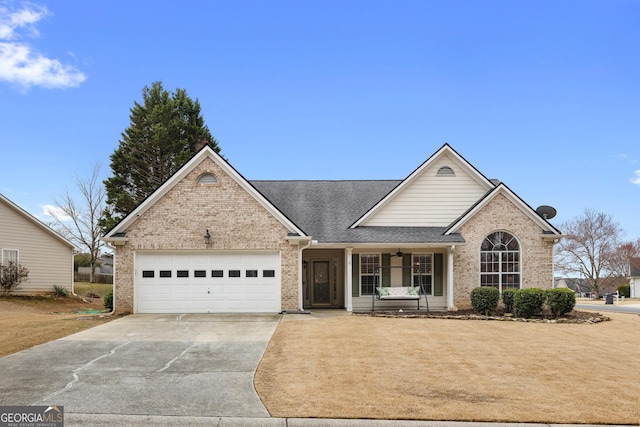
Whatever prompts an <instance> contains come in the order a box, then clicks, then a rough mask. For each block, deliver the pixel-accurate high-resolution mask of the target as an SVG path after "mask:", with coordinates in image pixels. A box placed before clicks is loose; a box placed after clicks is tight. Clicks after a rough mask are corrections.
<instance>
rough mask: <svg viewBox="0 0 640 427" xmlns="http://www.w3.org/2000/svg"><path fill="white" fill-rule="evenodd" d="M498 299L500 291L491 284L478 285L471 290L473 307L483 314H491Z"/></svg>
mask: <svg viewBox="0 0 640 427" xmlns="http://www.w3.org/2000/svg"><path fill="white" fill-rule="evenodd" d="M498 301H500V291H498V289H497V288H494V287H493V286H480V287H478V288H475V289H474V290H472V291H471V305H472V306H473V309H474V310H475V311H476V312H478V313H480V314H484V315H487V316H488V315H490V314H493V313H494V312H495V311H496V308H497V307H498Z"/></svg>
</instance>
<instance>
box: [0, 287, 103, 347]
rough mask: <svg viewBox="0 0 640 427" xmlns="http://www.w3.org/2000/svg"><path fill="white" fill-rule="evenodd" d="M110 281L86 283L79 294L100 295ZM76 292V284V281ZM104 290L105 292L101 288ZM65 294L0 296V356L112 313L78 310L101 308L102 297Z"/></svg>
mask: <svg viewBox="0 0 640 427" xmlns="http://www.w3.org/2000/svg"><path fill="white" fill-rule="evenodd" d="M104 286H109V287H111V285H88V286H85V288H83V287H82V286H81V289H83V291H82V292H83V294H80V295H85V294H86V293H89V292H91V293H95V294H98V295H102V292H103V291H104V289H103V287H104ZM75 290H76V293H77V294H78V284H76V289H75ZM105 293H106V292H105ZM80 295H79V296H78V297H73V296H69V297H68V298H62V297H59V298H55V297H53V296H50V295H39V296H28V295H24V296H0V357H2V356H6V355H8V354H12V353H16V352H18V351H22V350H25V349H27V348H30V347H33V346H34V345H38V344H42V343H45V342H49V341H52V340H55V339H58V338H62V337H64V336H67V335H71V334H73V333H76V332H80V331H83V330H85V329H88V328H91V327H93V326H96V325H99V324H101V323H104V322H108V321H109V320H111V319H112V317H100V316H96V315H86V314H79V313H81V312H83V311H87V310H91V311H92V312H100V311H103V310H104V306H103V302H102V298H95V299H92V298H86V300H88V301H91V303H87V302H85V301H83V299H82V298H80Z"/></svg>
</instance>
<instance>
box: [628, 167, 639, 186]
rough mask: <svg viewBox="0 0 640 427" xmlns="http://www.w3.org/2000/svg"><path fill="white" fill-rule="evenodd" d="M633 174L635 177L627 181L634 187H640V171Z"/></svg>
mask: <svg viewBox="0 0 640 427" xmlns="http://www.w3.org/2000/svg"><path fill="white" fill-rule="evenodd" d="M635 174H636V177H635V178H631V179H630V180H629V181H631V182H632V183H634V184H635V185H640V169H638V170H637V171H635Z"/></svg>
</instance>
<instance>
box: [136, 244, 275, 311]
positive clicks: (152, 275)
mask: <svg viewBox="0 0 640 427" xmlns="http://www.w3.org/2000/svg"><path fill="white" fill-rule="evenodd" d="M135 271H136V287H135V299H136V307H135V311H136V312H137V313H207V312H219V313H223V312H246V313H248V312H279V311H280V293H281V292H280V286H281V283H280V279H279V277H278V276H279V271H280V257H279V254H278V253H276V252H268V253H252V254H239V253H228V254H220V253H219V254H213V255H211V254H151V253H144V254H137V256H136V269H135ZM179 276H180V277H179Z"/></svg>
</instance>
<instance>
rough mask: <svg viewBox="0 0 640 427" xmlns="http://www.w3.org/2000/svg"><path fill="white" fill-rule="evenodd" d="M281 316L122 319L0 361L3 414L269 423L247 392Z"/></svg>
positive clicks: (252, 393) (257, 401)
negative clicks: (42, 408) (23, 408)
mask: <svg viewBox="0 0 640 427" xmlns="http://www.w3.org/2000/svg"><path fill="white" fill-rule="evenodd" d="M280 318H281V316H280V315H260V314H256V315H213V314H189V315H131V316H127V317H124V318H121V319H118V320H114V321H112V322H109V323H107V324H104V325H101V326H97V327H95V328H92V329H89V330H86V331H83V332H80V333H78V334H75V335H71V336H69V337H66V338H63V339H60V340H57V341H53V342H50V343H47V344H43V345H39V346H36V347H33V348H31V349H29V350H25V351H22V352H20V353H16V354H13V355H10V356H7V357H4V358H1V359H0V372H2V381H0V402H2V405H63V406H64V410H65V413H66V414H72V413H76V414H115V415H119V414H120V415H124V414H137V415H161V416H162V415H164V416H184V415H188V416H191V417H254V418H262V417H269V413H268V412H267V410H266V409H265V407H264V405H262V402H261V401H260V399H259V398H258V395H257V394H256V392H255V389H254V388H253V377H254V373H255V370H256V368H257V366H258V363H259V362H260V359H261V358H262V355H263V353H264V351H265V349H266V346H267V344H268V342H269V340H270V339H271V336H272V334H273V332H274V331H275V329H276V327H277V324H278V322H279V320H280Z"/></svg>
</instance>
